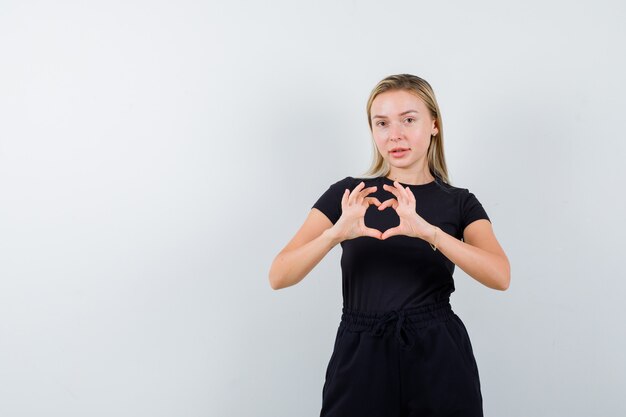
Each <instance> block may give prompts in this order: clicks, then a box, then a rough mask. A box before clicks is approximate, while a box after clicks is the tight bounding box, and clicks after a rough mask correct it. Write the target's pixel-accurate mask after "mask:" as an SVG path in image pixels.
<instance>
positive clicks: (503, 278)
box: [424, 227, 509, 290]
mask: <svg viewBox="0 0 626 417" xmlns="http://www.w3.org/2000/svg"><path fill="white" fill-rule="evenodd" d="M424 240H426V241H427V242H429V243H431V244H433V243H436V246H437V250H438V251H440V252H441V253H442V254H443V255H444V256H445V257H446V258H448V259H449V260H450V261H451V262H453V263H454V264H455V265H456V266H458V267H459V268H461V269H462V270H463V271H464V272H465V273H467V274H468V275H469V276H471V277H472V278H474V279H475V280H477V281H479V282H480V283H482V284H483V285H486V286H487V287H489V288H493V289H496V290H505V289H506V288H507V287H508V276H509V273H508V261H507V260H506V259H504V258H503V257H501V256H498V255H495V254H493V253H490V252H487V251H485V250H483V249H480V248H477V247H475V246H472V245H470V244H468V243H465V242H463V241H461V240H459V239H457V238H456V237H454V236H452V235H449V234H448V233H446V232H444V231H443V230H442V229H441V228H439V227H437V234H436V237H435V234H434V233H433V234H431V235H430V236H425V237H424Z"/></svg>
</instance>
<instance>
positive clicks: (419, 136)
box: [370, 90, 438, 172]
mask: <svg viewBox="0 0 626 417" xmlns="http://www.w3.org/2000/svg"><path fill="white" fill-rule="evenodd" d="M370 113H371V117H372V136H373V137H374V141H375V142H376V147H377V148H378V151H379V152H380V154H381V155H382V156H383V158H385V159H386V160H387V161H388V162H389V165H390V167H391V170H392V171H395V170H397V169H401V170H403V171H404V170H407V171H411V172H423V171H424V169H428V168H427V167H428V156H427V153H428V146H429V145H430V135H432V134H436V133H438V129H437V127H436V123H435V120H434V119H433V118H432V116H431V115H430V111H428V108H427V107H426V104H425V103H424V101H423V100H422V99H421V98H419V97H418V96H416V95H415V94H412V93H410V92H408V91H406V90H392V91H386V92H384V93H381V94H379V95H378V96H376V98H375V99H374V101H373V102H372V107H371V109H370ZM394 148H403V149H406V151H404V152H400V153H392V152H391V150H392V149H394ZM425 167H426V168H425Z"/></svg>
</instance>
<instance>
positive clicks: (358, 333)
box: [270, 74, 510, 417]
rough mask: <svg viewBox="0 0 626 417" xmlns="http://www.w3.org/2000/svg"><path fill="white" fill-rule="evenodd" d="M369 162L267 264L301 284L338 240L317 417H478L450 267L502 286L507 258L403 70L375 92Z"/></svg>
mask: <svg viewBox="0 0 626 417" xmlns="http://www.w3.org/2000/svg"><path fill="white" fill-rule="evenodd" d="M367 117H368V123H369V126H370V130H371V132H372V139H373V144H374V154H375V157H374V160H373V163H372V166H371V167H370V169H369V170H368V172H367V173H366V174H365V175H364V176H362V177H359V178H353V177H346V178H344V179H342V180H339V181H337V182H335V183H334V184H332V185H331V186H330V187H329V188H328V189H327V190H326V191H325V192H324V193H323V194H322V195H321V196H320V197H319V199H318V200H317V201H316V202H315V204H314V205H313V207H312V209H311V212H310V213H309V215H308V217H307V219H306V221H305V222H304V224H303V225H302V227H301V228H300V229H299V230H298V232H297V233H296V235H295V236H294V237H293V239H292V240H291V241H290V242H289V243H288V244H287V246H285V248H284V249H283V250H282V251H281V252H280V253H279V254H278V255H277V257H276V259H275V260H274V262H273V263H272V266H271V269H270V283H271V286H272V288H273V289H279V288H284V287H288V286H291V285H295V284H297V283H298V282H300V281H301V280H302V279H303V278H304V277H305V276H306V275H307V274H308V273H309V272H310V271H311V269H313V268H314V267H315V265H317V264H318V263H319V261H320V260H321V259H322V258H323V257H324V256H325V255H326V253H328V251H330V249H332V248H333V247H334V246H335V245H336V244H341V246H342V249H343V253H342V258H341V268H342V280H343V281H342V283H343V286H342V288H343V309H342V316H341V321H340V324H339V327H338V329H337V335H336V338H335V344H334V348H333V353H332V355H331V357H330V360H329V363H328V367H327V369H326V378H325V383H324V388H323V390H322V408H321V413H320V414H321V416H322V417H346V416H359V417H368V416H371V417H382V416H385V417H395V416H398V417H400V416H463V417H473V416H482V415H483V409H482V394H481V389H480V380H479V374H478V366H477V364H476V360H475V358H474V353H473V350H472V344H471V342H470V338H469V334H468V332H467V329H466V328H465V325H464V324H463V322H462V321H461V319H460V317H459V316H458V315H456V313H454V312H453V310H452V308H451V305H450V294H451V293H452V292H453V291H454V289H455V288H454V280H453V277H452V274H453V272H454V268H455V265H457V266H459V267H460V268H461V269H463V271H465V272H466V273H467V274H468V275H470V276H471V277H472V278H474V279H476V280H477V281H479V282H481V283H482V284H484V285H485V286H487V287H489V288H492V289H496V290H506V289H507V288H508V286H509V282H510V265H509V261H508V258H507V256H506V254H505V253H504V251H503V250H502V248H501V246H500V244H499V243H498V241H497V239H496V237H495V235H494V232H493V229H492V225H491V220H490V219H489V217H488V216H487V213H486V212H485V209H484V208H483V206H482V205H481V203H480V202H479V201H478V199H477V198H476V196H475V195H474V194H473V193H471V192H469V190H468V189H467V188H459V187H455V186H452V185H451V184H450V183H449V181H448V172H447V168H446V163H445V158H444V149H443V128H442V121H441V113H440V111H439V106H438V104H437V101H436V99H435V95H434V93H433V90H432V88H431V86H430V84H428V82H426V81H425V80H423V79H421V78H419V77H417V76H414V75H410V74H399V75H392V76H389V77H387V78H385V79H383V80H382V81H380V82H379V83H378V84H377V85H376V87H375V88H374V89H373V90H372V92H371V94H370V97H369V100H368V103H367Z"/></svg>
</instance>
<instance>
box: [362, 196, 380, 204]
mask: <svg viewBox="0 0 626 417" xmlns="http://www.w3.org/2000/svg"><path fill="white" fill-rule="evenodd" d="M365 201H367V204H375V205H376V206H380V204H381V203H380V200H378V199H377V198H376V197H366V198H365Z"/></svg>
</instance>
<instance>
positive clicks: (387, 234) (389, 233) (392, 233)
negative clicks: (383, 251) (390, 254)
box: [381, 226, 401, 240]
mask: <svg viewBox="0 0 626 417" xmlns="http://www.w3.org/2000/svg"><path fill="white" fill-rule="evenodd" d="M399 234H401V233H400V226H396V227H392V228H391V229H387V230H385V233H383V234H382V235H381V239H383V240H385V239H387V238H388V237H391V236H396V235H399Z"/></svg>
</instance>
